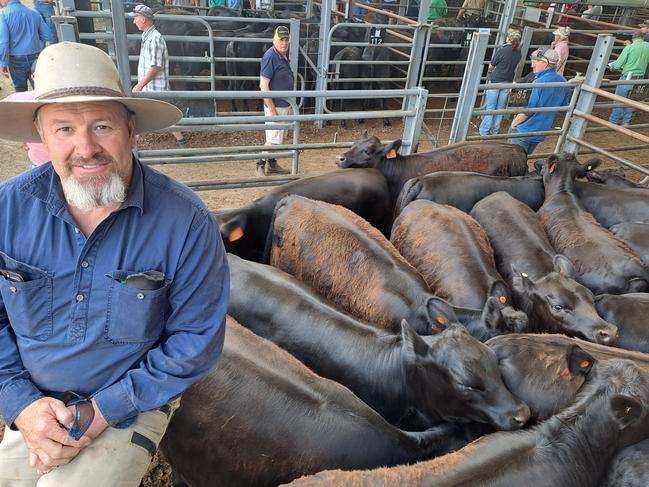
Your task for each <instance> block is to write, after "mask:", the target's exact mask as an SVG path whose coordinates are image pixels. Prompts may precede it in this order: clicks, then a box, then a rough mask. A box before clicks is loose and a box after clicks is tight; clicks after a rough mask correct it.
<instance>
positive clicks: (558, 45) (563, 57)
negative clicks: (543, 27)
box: [550, 27, 570, 76]
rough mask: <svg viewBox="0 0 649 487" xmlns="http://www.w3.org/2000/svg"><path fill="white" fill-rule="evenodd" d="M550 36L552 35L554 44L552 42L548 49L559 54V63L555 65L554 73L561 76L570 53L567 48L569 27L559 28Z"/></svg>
mask: <svg viewBox="0 0 649 487" xmlns="http://www.w3.org/2000/svg"><path fill="white" fill-rule="evenodd" d="M552 34H554V42H552V45H550V48H552V49H554V50H555V51H557V54H559V62H558V63H557V67H556V69H555V71H556V72H557V73H558V74H560V75H561V76H563V70H564V69H565V67H566V63H567V62H568V55H569V53H570V49H569V48H568V37H570V27H559V28H558V29H557V30H555V31H554V32H553V33H552Z"/></svg>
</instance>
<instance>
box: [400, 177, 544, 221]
mask: <svg viewBox="0 0 649 487" xmlns="http://www.w3.org/2000/svg"><path fill="white" fill-rule="evenodd" d="M497 191H504V192H505V193H507V194H509V195H510V196H512V197H514V198H516V199H517V200H519V201H522V202H523V203H525V204H526V205H527V206H529V207H530V208H531V209H533V210H535V211H536V210H538V209H539V208H540V207H541V205H542V204H543V199H544V197H545V192H544V190H543V180H542V179H541V178H540V177H530V176H515V177H504V176H490V175H488V174H478V173H467V172H463V171H439V172H434V173H431V174H426V175H425V176H421V177H418V178H413V179H411V180H409V181H408V182H407V183H406V184H405V185H404V186H403V189H402V190H401V193H400V194H399V198H398V199H397V203H396V208H395V214H397V215H398V214H399V213H400V212H401V211H402V210H403V208H405V207H406V206H407V205H408V204H409V203H410V202H411V201H415V200H429V201H433V202H435V203H440V204H443V205H450V206H454V207H455V208H458V209H459V210H462V211H464V212H466V213H468V212H470V211H471V208H473V206H474V205H475V204H476V203H477V202H478V201H480V200H481V199H482V198H485V197H487V196H489V195H490V194H493V193H495V192H497Z"/></svg>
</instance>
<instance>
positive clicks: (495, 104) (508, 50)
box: [480, 29, 521, 135]
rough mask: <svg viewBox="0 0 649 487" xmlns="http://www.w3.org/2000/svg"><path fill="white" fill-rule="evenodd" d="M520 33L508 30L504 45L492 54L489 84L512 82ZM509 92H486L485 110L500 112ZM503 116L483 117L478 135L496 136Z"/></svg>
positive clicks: (519, 59)
mask: <svg viewBox="0 0 649 487" xmlns="http://www.w3.org/2000/svg"><path fill="white" fill-rule="evenodd" d="M520 43H521V32H520V31H518V30H516V29H509V30H508V31H507V37H506V38H505V44H503V45H502V46H501V47H500V48H498V50H497V51H496V52H495V53H494V55H493V58H491V62H490V63H489V69H488V72H489V73H490V74H491V78H490V79H489V83H511V82H512V81H514V71H515V70H516V66H518V63H519V62H520V61H521V50H520ZM508 94H509V90H487V92H486V98H487V110H501V109H503V108H505V105H506V104H507V95H508ZM502 120H503V115H502V114H500V115H485V116H484V117H482V123H481V124H480V135H490V134H493V135H495V134H497V133H498V132H500V124H501V122H502Z"/></svg>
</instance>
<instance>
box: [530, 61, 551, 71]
mask: <svg viewBox="0 0 649 487" xmlns="http://www.w3.org/2000/svg"><path fill="white" fill-rule="evenodd" d="M548 66H549V64H548V62H547V61H544V60H543V59H532V71H534V72H535V73H540V72H541V71H545V70H546V69H548Z"/></svg>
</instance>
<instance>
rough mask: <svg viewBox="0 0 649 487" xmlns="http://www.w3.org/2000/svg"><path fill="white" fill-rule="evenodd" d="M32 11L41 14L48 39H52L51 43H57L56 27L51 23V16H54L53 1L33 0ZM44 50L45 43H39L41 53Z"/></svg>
mask: <svg viewBox="0 0 649 487" xmlns="http://www.w3.org/2000/svg"><path fill="white" fill-rule="evenodd" d="M34 10H36V11H37V12H38V13H39V14H41V17H43V20H44V21H45V25H47V28H48V29H49V30H50V38H51V39H53V40H52V41H50V42H52V43H54V42H58V41H59V38H58V35H57V33H56V26H55V25H54V22H53V21H52V15H54V1H53V0H35V1H34ZM43 49H45V41H41V51H42V50H43Z"/></svg>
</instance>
